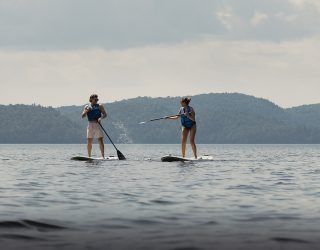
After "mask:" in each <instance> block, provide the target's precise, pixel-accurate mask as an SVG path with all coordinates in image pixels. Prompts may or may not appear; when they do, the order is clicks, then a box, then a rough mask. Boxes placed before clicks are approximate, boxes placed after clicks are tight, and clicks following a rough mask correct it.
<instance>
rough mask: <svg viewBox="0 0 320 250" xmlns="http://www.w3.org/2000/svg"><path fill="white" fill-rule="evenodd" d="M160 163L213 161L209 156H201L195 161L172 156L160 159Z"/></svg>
mask: <svg viewBox="0 0 320 250" xmlns="http://www.w3.org/2000/svg"><path fill="white" fill-rule="evenodd" d="M161 161H163V162H175V161H182V162H184V161H213V157H212V156H210V155H201V156H199V157H198V158H197V159H195V158H183V157H180V156H174V155H166V156H163V157H161Z"/></svg>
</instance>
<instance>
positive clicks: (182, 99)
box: [181, 97, 191, 105]
mask: <svg viewBox="0 0 320 250" xmlns="http://www.w3.org/2000/svg"><path fill="white" fill-rule="evenodd" d="M181 101H182V102H184V103H185V104H187V105H189V103H190V102H191V98H190V97H181Z"/></svg>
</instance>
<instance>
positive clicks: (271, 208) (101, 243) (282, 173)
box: [0, 145, 320, 249]
mask: <svg viewBox="0 0 320 250" xmlns="http://www.w3.org/2000/svg"><path fill="white" fill-rule="evenodd" d="M120 148H121V152H123V153H124V154H125V156H126V157H127V159H128V160H127V161H125V162H123V161H119V162H118V161H116V162H115V161H112V162H91V163H87V162H76V161H71V160H69V159H70V158H71V157H72V156H74V155H78V154H85V146H84V145H0V174H1V177H0V178H1V179H0V180H1V182H0V246H1V249H21V248H31V249H57V248H59V249H319V244H320V199H319V198H320V162H319V159H320V146H317V145H291V146H286V145H200V146H199V149H200V152H201V154H209V155H213V156H214V161H211V162H189V163H162V162H160V160H159V159H160V157H161V156H163V155H166V154H169V153H171V154H179V146H178V145H120ZM95 149H96V150H97V148H95ZM107 150H108V153H109V155H110V154H111V155H112V154H113V155H114V154H115V152H114V150H113V149H112V148H111V147H107ZM96 153H98V150H97V151H96ZM4 246H5V247H4Z"/></svg>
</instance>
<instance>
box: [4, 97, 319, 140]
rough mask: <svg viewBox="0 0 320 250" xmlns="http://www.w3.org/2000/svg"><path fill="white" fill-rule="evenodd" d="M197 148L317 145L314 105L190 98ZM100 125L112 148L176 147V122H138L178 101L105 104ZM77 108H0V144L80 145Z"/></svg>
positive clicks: (172, 110) (172, 109) (82, 131)
mask: <svg viewBox="0 0 320 250" xmlns="http://www.w3.org/2000/svg"><path fill="white" fill-rule="evenodd" d="M191 106H193V107H194V109H195V110H196V116H197V126H198V133H197V141H198V143H320V105H308V106H301V107H295V108H291V109H283V108H281V107H279V106H277V105H275V104H273V103H271V102H270V101H268V100H265V99H260V98H255V97H253V96H248V95H243V94H227V93H226V94H203V95H197V96H193V97H192V101H191ZM105 107H106V110H107V112H108V114H109V116H108V119H106V120H104V126H105V128H106V129H107V131H108V132H109V134H110V135H111V137H112V138H113V139H114V141H115V142H117V143H179V141H180V132H179V128H180V124H179V121H172V120H162V121H156V122H152V123H147V124H144V125H139V122H141V121H145V120H149V119H152V118H157V117H162V116H166V115H170V114H176V113H177V111H178V109H179V98H178V97H167V98H149V97H138V98H133V99H128V100H123V101H118V102H113V103H108V104H105ZM82 109H83V107H82V106H68V107H60V108H57V109H53V108H44V107H40V106H26V105H9V106H0V129H1V130H0V143H82V142H85V135H86V125H87V121H86V120H85V119H82V118H81V116H80V114H81V111H82Z"/></svg>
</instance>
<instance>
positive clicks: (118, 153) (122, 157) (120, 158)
mask: <svg viewBox="0 0 320 250" xmlns="http://www.w3.org/2000/svg"><path fill="white" fill-rule="evenodd" d="M98 124H99V125H100V127H101V128H102V130H103V132H104V133H105V134H106V135H107V137H108V138H109V140H110V142H111V143H112V145H113V146H114V148H115V149H116V150H117V155H118V158H119V160H125V159H126V157H124V155H123V154H122V153H121V152H120V151H119V149H117V147H116V145H114V143H113V141H112V140H111V138H110V136H109V135H108V133H107V131H106V130H105V129H104V128H103V127H102V125H101V123H100V122H98Z"/></svg>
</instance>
